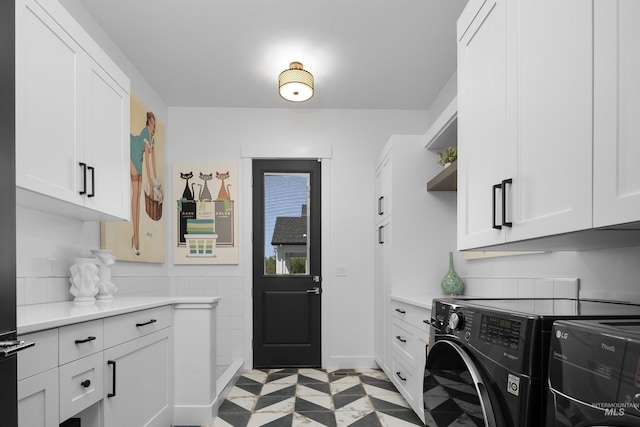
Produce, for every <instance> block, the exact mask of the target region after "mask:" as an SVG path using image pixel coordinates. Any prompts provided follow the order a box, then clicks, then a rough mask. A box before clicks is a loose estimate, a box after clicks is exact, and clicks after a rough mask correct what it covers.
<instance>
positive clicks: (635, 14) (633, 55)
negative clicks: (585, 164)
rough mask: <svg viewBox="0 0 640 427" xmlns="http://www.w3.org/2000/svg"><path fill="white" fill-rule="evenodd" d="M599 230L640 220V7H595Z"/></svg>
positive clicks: (618, 2) (620, 0)
mask: <svg viewBox="0 0 640 427" xmlns="http://www.w3.org/2000/svg"><path fill="white" fill-rule="evenodd" d="M594 13H595V16H594V77H595V80H594V104H595V105H594V123H593V131H594V156H595V161H594V169H593V174H594V180H593V182H594V188H593V197H594V206H593V225H594V227H601V226H608V225H615V224H623V223H627V222H632V221H638V220H640V167H638V160H640V141H639V140H638V135H640V79H639V78H638V76H640V47H639V45H638V41H640V26H638V22H640V2H638V1H637V0H596V1H595V5H594Z"/></svg>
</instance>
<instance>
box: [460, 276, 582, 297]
mask: <svg viewBox="0 0 640 427" xmlns="http://www.w3.org/2000/svg"><path fill="white" fill-rule="evenodd" d="M462 280H463V281H464V295H465V296H476V297H483V298H572V299H577V298H578V295H579V284H580V279H577V278H542V277H540V278H535V277H495V276H490V277H480V276H466V277H462Z"/></svg>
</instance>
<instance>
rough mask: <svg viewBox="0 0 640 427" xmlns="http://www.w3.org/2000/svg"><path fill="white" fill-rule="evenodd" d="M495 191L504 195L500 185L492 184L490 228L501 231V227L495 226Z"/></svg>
mask: <svg viewBox="0 0 640 427" xmlns="http://www.w3.org/2000/svg"><path fill="white" fill-rule="evenodd" d="M496 190H502V192H503V194H504V190H503V189H502V184H494V186H493V190H492V194H491V207H492V210H491V228H495V229H496V230H502V226H501V225H498V224H496Z"/></svg>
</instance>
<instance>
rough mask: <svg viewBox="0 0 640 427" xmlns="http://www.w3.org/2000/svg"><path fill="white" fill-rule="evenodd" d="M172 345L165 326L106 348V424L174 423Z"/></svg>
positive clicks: (159, 424)
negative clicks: (172, 410) (171, 373)
mask: <svg viewBox="0 0 640 427" xmlns="http://www.w3.org/2000/svg"><path fill="white" fill-rule="evenodd" d="M171 347H172V345H171V334H170V329H162V330H160V331H157V332H154V333H152V334H149V335H146V336H143V337H141V338H137V339H135V340H132V341H128V342H125V343H124V344H120V345H117V346H115V347H112V348H108V349H106V350H105V351H104V363H105V366H106V367H105V373H104V379H105V393H106V394H105V399H104V425H105V427H111V426H113V427H126V426H131V427H134V426H163V427H164V426H168V425H171V423H172V412H171V378H170V372H171V370H170V366H171V353H172V351H171Z"/></svg>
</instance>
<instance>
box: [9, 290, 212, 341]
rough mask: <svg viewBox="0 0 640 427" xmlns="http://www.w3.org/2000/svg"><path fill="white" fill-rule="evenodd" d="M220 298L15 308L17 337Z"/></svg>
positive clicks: (137, 299) (115, 300) (116, 300)
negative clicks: (120, 315)
mask: <svg viewBox="0 0 640 427" xmlns="http://www.w3.org/2000/svg"><path fill="white" fill-rule="evenodd" d="M219 301H220V297H115V298H112V299H108V300H97V301H94V302H88V303H87V302H82V303H76V302H73V301H62V302H53V303H47V304H33V305H21V306H18V307H17V310H16V311H17V322H16V323H17V332H18V335H21V334H28V333H31V332H36V331H41V330H44V329H51V328H58V327H60V326H66V325H70V324H73V323H79V322H86V321H89V320H96V319H102V318H104V317H109V316H116V315H118V314H125V313H130V312H132V311H138V310H145V309H148V308H155V307H161V306H165V305H173V304H212V305H213V306H216V305H217V304H218V302H219Z"/></svg>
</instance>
